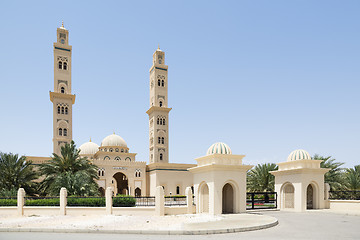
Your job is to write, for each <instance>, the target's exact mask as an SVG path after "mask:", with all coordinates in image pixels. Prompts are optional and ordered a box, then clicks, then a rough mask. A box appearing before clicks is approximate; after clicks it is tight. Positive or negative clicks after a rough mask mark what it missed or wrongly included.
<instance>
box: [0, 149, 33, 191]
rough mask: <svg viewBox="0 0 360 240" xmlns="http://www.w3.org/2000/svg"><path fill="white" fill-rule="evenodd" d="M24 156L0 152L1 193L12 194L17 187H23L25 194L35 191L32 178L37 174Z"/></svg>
mask: <svg viewBox="0 0 360 240" xmlns="http://www.w3.org/2000/svg"><path fill="white" fill-rule="evenodd" d="M31 164H32V162H31V161H27V160H26V157H25V156H21V157H19V155H18V154H12V153H1V152H0V192H1V195H7V194H9V193H10V194H14V193H15V192H16V191H17V189H18V188H24V190H25V191H26V193H27V194H30V195H32V194H34V193H35V192H36V183H35V182H33V180H35V179H37V178H38V176H37V174H36V172H35V171H34V167H33V166H32V165H31Z"/></svg>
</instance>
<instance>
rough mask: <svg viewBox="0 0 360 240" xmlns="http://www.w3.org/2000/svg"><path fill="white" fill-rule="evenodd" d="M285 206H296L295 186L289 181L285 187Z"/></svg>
mask: <svg viewBox="0 0 360 240" xmlns="http://www.w3.org/2000/svg"><path fill="white" fill-rule="evenodd" d="M283 191H284V203H285V204H284V205H283V206H284V208H294V200H295V199H294V192H295V189H294V186H293V185H292V184H291V183H288V184H286V185H285V187H284V190H283Z"/></svg>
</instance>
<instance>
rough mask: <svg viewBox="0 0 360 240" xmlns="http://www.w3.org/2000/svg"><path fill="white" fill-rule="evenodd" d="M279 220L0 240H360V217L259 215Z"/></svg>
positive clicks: (3, 237) (0, 236)
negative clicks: (244, 228) (249, 225)
mask: <svg viewBox="0 0 360 240" xmlns="http://www.w3.org/2000/svg"><path fill="white" fill-rule="evenodd" d="M254 214H266V215H270V216H274V217H276V218H277V219H278V220H279V225H278V226H276V227H273V228H270V229H265V230H260V231H252V232H242V233H230V234H215V235H199V236H187V235H185V236H176V235H172V236H167V235H116V234H77V233H18V232H17V233H0V240H10V239H11V240H32V239H34V240H35V239H36V240H49V239H51V240H64V239H68V240H77V239H86V240H99V239H106V240H113V239H136V240H137V239H139V240H143V239H146V240H162V239H172V240H177V239H179V240H180V239H185V240H187V239H189V240H190V239H213V240H220V239H221V240H222V239H224V240H225V239H240V238H241V239H276V240H279V239H306V240H310V239H316V240H320V239H326V240H331V239H336V240H337V239H360V216H349V215H341V214H334V213H326V212H323V211H316V210H313V211H308V212H306V213H289V212H259V213H254Z"/></svg>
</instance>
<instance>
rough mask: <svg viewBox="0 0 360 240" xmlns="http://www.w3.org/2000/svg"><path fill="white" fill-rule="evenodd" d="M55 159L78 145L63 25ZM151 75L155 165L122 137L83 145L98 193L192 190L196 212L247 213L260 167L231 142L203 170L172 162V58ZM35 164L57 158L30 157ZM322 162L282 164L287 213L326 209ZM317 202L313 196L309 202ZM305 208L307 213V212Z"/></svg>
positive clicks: (215, 150) (280, 187) (57, 54)
mask: <svg viewBox="0 0 360 240" xmlns="http://www.w3.org/2000/svg"><path fill="white" fill-rule="evenodd" d="M53 47H54V91H53V92H50V100H51V102H52V103H53V152H54V153H56V154H60V149H61V146H63V145H64V144H65V143H70V142H71V140H72V105H73V104H74V103H75V95H73V94H72V91H71V70H72V64H71V55H72V46H71V45H69V31H68V30H67V29H66V28H65V27H64V25H63V24H62V26H61V27H59V28H57V41H56V42H55V43H54V46H53ZM149 72H150V84H149V86H150V105H149V109H148V110H147V112H146V113H147V114H148V116H149V163H148V164H147V163H146V162H143V161H136V153H133V152H131V151H130V148H129V147H128V145H127V143H126V141H125V140H124V139H123V138H122V137H120V136H118V135H116V134H115V133H113V134H111V135H109V136H107V137H105V138H104V139H103V140H102V141H101V143H100V145H98V144H96V143H94V142H92V141H91V140H90V141H89V142H87V143H84V144H82V145H81V146H80V147H79V149H80V155H82V156H85V157H88V159H89V160H90V161H91V162H92V163H93V164H95V165H96V166H98V176H99V179H98V180H97V183H98V185H99V191H100V192H102V193H104V191H105V189H107V188H109V187H111V188H112V189H113V191H114V194H128V195H132V196H155V193H156V191H157V189H158V188H159V187H162V189H163V191H164V194H165V195H173V196H174V195H185V190H186V188H187V189H189V188H191V190H192V192H193V193H194V195H195V201H196V206H197V207H196V212H210V213H213V214H219V213H222V212H244V211H245V210H246V173H247V171H248V170H250V169H251V168H252V167H253V166H250V165H243V164H242V159H243V158H244V157H245V155H234V154H232V151H231V149H230V147H229V146H228V145H226V144H225V143H220V142H219V143H214V144H213V145H212V146H210V147H209V149H208V150H207V153H206V156H203V157H200V158H197V159H195V160H196V161H197V164H178V163H170V162H169V122H170V121H169V113H170V111H171V108H169V106H168V66H167V65H165V52H163V51H162V50H160V49H159V48H158V49H157V50H156V51H155V52H154V54H153V61H152V66H151V68H150V70H149ZM27 158H28V159H30V160H32V161H33V163H34V164H40V163H43V162H45V161H47V160H49V159H50V158H47V157H31V156H28V157H27ZM325 172H327V169H321V168H320V162H319V161H318V160H311V157H310V155H309V154H308V153H307V152H306V151H304V150H296V151H294V152H293V153H291V154H290V156H289V159H288V161H286V162H283V163H279V170H278V171H274V172H272V174H273V175H275V188H276V191H277V192H278V193H280V198H279V200H280V204H279V206H280V208H285V209H296V210H297V211H303V210H304V209H306V204H309V202H311V204H312V206H313V207H314V208H324V206H325V202H324V199H325V197H324V174H325ZM309 196H310V197H309ZM304 206H305V207H304Z"/></svg>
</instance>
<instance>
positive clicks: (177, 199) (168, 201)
mask: <svg viewBox="0 0 360 240" xmlns="http://www.w3.org/2000/svg"><path fill="white" fill-rule="evenodd" d="M186 205H187V204H186V196H174V197H171V196H165V206H167V207H171V206H186Z"/></svg>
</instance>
